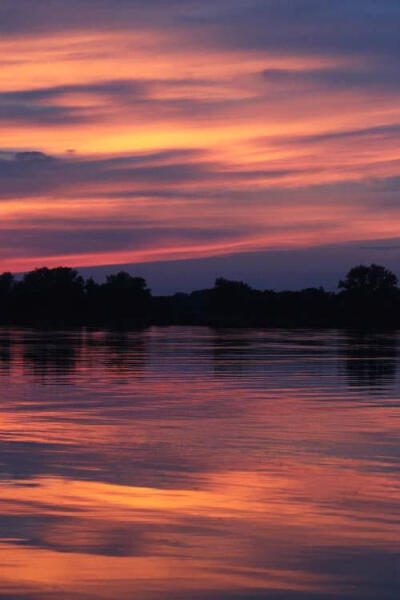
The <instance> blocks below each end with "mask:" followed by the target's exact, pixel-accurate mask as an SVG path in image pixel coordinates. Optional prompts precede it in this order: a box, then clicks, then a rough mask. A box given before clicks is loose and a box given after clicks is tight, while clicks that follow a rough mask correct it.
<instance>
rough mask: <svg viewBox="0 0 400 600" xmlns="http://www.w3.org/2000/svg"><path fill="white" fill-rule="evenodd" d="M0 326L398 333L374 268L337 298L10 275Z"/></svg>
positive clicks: (397, 301) (2, 285)
mask: <svg viewBox="0 0 400 600" xmlns="http://www.w3.org/2000/svg"><path fill="white" fill-rule="evenodd" d="M0 324H1V325H10V324H12V325H26V326H47V327H52V326H54V327H56V326H67V327H68V326H93V327H102V326H104V327H118V328H123V329H124V328H126V329H132V328H142V327H148V326H151V325H159V326H167V325H194V326H196V325H203V326H204V325H208V326H212V327H238V328H239V327H350V328H351V327H355V328H356V327H357V328H359V327H362V328H376V327H384V328H392V329H395V328H398V327H400V289H399V287H398V281H397V277H396V276H395V275H394V274H393V273H392V272H391V271H389V270H388V269H386V268H385V267H382V266H380V265H369V266H365V265H359V266H357V267H354V268H353V269H351V270H350V271H349V272H348V273H347V275H346V277H345V279H344V280H343V281H340V282H339V283H338V291H337V292H330V291H326V290H325V289H324V288H323V287H317V288H315V287H313V288H306V289H303V290H299V291H281V292H276V291H274V290H269V289H265V290H256V289H254V288H252V287H250V286H249V285H248V284H246V283H245V282H242V281H232V280H227V279H224V278H218V279H217V280H216V281H215V285H214V286H213V287H212V288H209V289H203V290H198V291H195V292H192V293H189V294H188V293H177V294H174V295H170V296H153V295H152V293H151V291H150V289H149V288H148V286H147V282H146V280H145V279H143V278H141V277H133V276H131V275H130V274H128V273H126V272H124V271H121V272H119V273H116V274H112V275H109V276H108V277H107V278H106V281H105V283H102V284H99V283H97V282H95V281H94V280H93V279H86V280H85V279H84V278H83V277H81V276H80V275H79V274H78V272H77V271H76V270H74V269H71V268H68V267H57V268H55V269H48V268H46V267H43V268H40V269H36V270H34V271H31V272H29V273H27V274H26V275H25V276H24V277H23V279H22V280H21V281H17V280H16V278H15V276H14V275H13V274H12V273H8V272H7V273H3V274H2V275H0Z"/></svg>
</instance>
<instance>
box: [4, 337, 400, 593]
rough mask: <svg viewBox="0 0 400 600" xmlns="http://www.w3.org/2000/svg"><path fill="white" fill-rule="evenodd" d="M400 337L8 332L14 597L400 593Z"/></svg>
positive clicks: (7, 563)
mask: <svg viewBox="0 0 400 600" xmlns="http://www.w3.org/2000/svg"><path fill="white" fill-rule="evenodd" d="M397 346H398V338H397V336H396V335H391V336H390V335H386V336H385V335H382V336H381V337H379V336H378V337H372V338H371V339H369V338H366V339H364V338H362V337H361V338H358V337H357V336H351V335H348V334H342V333H340V332H336V333H335V332H333V333H332V332H330V333H327V332H321V333H307V332H300V333H295V332H273V333H268V332H261V331H260V332H257V331H252V332H248V331H244V332H236V333H233V332H225V333H224V332H212V331H209V330H207V329H166V330H162V329H159V330H157V329H153V330H150V331H148V332H143V333H127V334H117V333H114V334H113V333H105V332H93V333H91V332H69V333H62V332H59V333H58V334H51V333H42V334H38V333H35V332H29V331H12V330H11V331H8V332H4V333H2V334H1V335H0V377H1V378H2V380H3V382H7V392H3V396H2V411H1V412H0V415H1V420H0V449H1V456H2V467H3V472H2V482H1V484H0V489H1V497H0V526H1V527H0V531H1V536H0V565H1V569H0V591H1V593H2V594H3V595H6V594H8V595H9V596H11V597H16V598H18V595H19V594H25V596H23V597H24V598H26V597H28V598H29V599H32V600H36V598H38V597H40V598H47V596H48V595H49V597H50V598H53V596H54V597H62V598H64V597H65V598H68V599H73V600H76V599H79V600H80V599H81V598H82V599H84V598H91V599H96V598H99V599H108V598H122V599H125V598H126V599H127V600H128V599H130V598H132V594H135V595H139V597H140V598H144V599H149V600H153V599H154V600H159V599H160V600H161V599H162V600H176V598H179V599H181V598H182V599H185V600H189V599H190V600H192V599H193V598H195V599H196V600H203V598H207V599H208V598H211V599H213V600H214V599H215V600H220V599H221V598H224V599H225V598H229V600H231V599H235V600H236V599H237V598H241V599H242V598H243V599H244V598H253V597H254V598H256V599H257V600H258V599H261V598H262V599H264V598H268V599H270V598H273V599H274V600H275V598H284V599H286V598H290V599H292V598H293V599H295V600H303V599H304V598H305V597H309V598H313V599H314V598H316V599H318V600H320V599H325V598H327V597H335V598H336V597H337V598H339V597H340V598H342V597H343V598H346V600H347V599H353V598H354V599H358V598H360V591H361V592H362V593H364V592H365V590H367V591H366V592H365V594H364V597H365V598H377V597H379V598H382V599H384V600H389V599H390V600H392V598H395V595H394V594H395V593H397V588H398V581H397V579H396V576H395V575H393V574H392V571H391V569H392V564H393V560H394V557H395V556H396V554H397V553H398V550H399V543H398V530H397V523H398V520H399V516H400V509H399V506H398V497H399V493H400V480H399V477H398V472H399V470H398V461H399V456H398V423H399V417H400V414H399V408H398V402H397V398H398V389H397V380H396V368H397V367H396V364H397V363H396V357H397ZM3 389H4V390H5V389H6V388H3Z"/></svg>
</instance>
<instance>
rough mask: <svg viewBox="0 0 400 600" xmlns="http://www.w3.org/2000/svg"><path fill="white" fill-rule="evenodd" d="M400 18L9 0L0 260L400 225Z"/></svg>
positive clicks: (181, 253)
mask: <svg viewBox="0 0 400 600" xmlns="http://www.w3.org/2000/svg"><path fill="white" fill-rule="evenodd" d="M399 24H400V8H399V6H398V3H396V2H392V1H390V0H385V1H383V2H380V3H379V6H377V3H376V2H370V1H365V0H363V1H361V0H351V1H350V2H344V1H343V2H341V1H340V2H335V3H332V2H321V1H318V2H317V1H315V0H299V1H298V2H296V3H287V2H280V1H279V2H278V1H277V0H263V1H261V0H250V1H246V2H245V1H244V0H216V1H215V2H210V1H209V0H206V1H205V2H202V3H201V4H199V3H197V2H194V1H191V0H190V1H188V2H185V3H182V2H169V3H168V5H167V4H166V3H165V2H161V1H156V0H152V1H150V2H143V1H139V0H138V1H134V0H117V1H115V0H113V1H111V0H100V1H97V2H92V1H91V0H83V1H80V2H79V3H78V2H77V0H72V1H71V2H69V3H67V4H66V3H65V2H61V1H58V0H56V1H55V2H53V3H52V7H51V10H50V8H49V4H48V2H45V1H44V0H38V2H36V3H35V11H32V3H31V2H30V1H25V0H21V2H19V3H18V6H16V5H15V3H14V2H11V0H4V2H2V5H1V7H0V30H1V31H2V34H3V35H2V40H1V41H0V52H1V61H0V62H1V66H2V74H1V76H0V123H1V125H2V140H1V148H0V215H1V218H2V226H1V232H2V236H3V237H2V241H1V244H0V245H1V248H2V253H1V256H0V268H4V269H7V268H18V269H24V268H28V267H29V268H30V267H31V266H32V265H37V264H38V263H39V262H40V261H41V262H42V263H43V264H49V265H50V264H57V263H58V262H68V264H71V265H76V266H82V265H96V264H117V263H118V262H129V261H135V262H142V261H147V260H150V259H151V260H172V259H174V258H175V259H176V258H191V257H197V256H213V255H215V256H216V255H220V254H224V253H225V254H234V253H238V252H244V251H247V252H248V251H262V250H271V249H272V250H273V249H287V248H294V247H299V248H300V247H303V248H304V247H312V246H316V245H319V244H322V243H323V244H326V243H333V242H335V243H336V242H339V243H342V242H343V243H350V242H357V240H359V241H362V242H363V244H364V243H365V242H367V241H368V239H371V240H384V239H390V238H394V237H396V236H397V233H398V227H399V224H400V211H399V209H398V205H397V201H396V193H397V189H398V177H399V176H400V151H399V149H398V143H397V138H398V133H399V127H400V125H399V123H400V101H399V100H400V97H399V92H400V79H399V76H398V73H399V68H400V58H399V56H400V54H399V39H398V27H399ZM33 229H36V230H37V234H36V237H35V234H34V233H33ZM7 231H8V232H9V233H8V234H7ZM51 232H53V233H51ZM62 232H65V235H64V236H63V233H62ZM67 235H68V236H69V243H65V239H66V236H67ZM13 236H14V238H13ZM95 238H96V239H95ZM13 239H14V240H18V243H13V242H12V240H13ZM58 240H59V241H58Z"/></svg>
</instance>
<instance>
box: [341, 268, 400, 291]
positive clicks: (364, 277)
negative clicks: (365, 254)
mask: <svg viewBox="0 0 400 600" xmlns="http://www.w3.org/2000/svg"><path fill="white" fill-rule="evenodd" d="M397 282H398V280H397V277H396V275H395V274H394V273H392V271H389V269H386V268H385V267H382V266H380V265H374V264H372V265H370V266H369V267H367V266H365V265H358V266H357V267H353V268H352V269H350V271H349V272H348V273H347V275H346V278H345V279H344V281H342V280H341V281H339V285H338V287H339V289H343V290H345V291H348V292H352V291H358V292H379V291H382V290H391V289H394V288H395V287H396V286H397Z"/></svg>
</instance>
